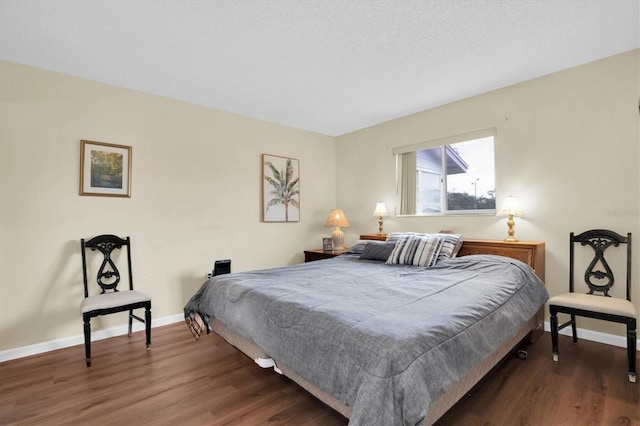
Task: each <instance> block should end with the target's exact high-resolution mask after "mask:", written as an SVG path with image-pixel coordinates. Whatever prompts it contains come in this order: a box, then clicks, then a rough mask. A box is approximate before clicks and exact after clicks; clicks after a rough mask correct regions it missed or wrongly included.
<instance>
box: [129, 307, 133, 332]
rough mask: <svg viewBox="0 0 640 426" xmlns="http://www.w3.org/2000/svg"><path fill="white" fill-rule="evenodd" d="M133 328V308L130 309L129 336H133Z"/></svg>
mask: <svg viewBox="0 0 640 426" xmlns="http://www.w3.org/2000/svg"><path fill="white" fill-rule="evenodd" d="M132 330H133V309H129V337H131V332H132Z"/></svg>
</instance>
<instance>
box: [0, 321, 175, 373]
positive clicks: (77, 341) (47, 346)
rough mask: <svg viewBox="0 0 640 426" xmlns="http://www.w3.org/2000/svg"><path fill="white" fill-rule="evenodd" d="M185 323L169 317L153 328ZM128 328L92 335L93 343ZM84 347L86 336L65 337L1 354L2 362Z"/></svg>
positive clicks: (138, 326) (138, 325)
mask: <svg viewBox="0 0 640 426" xmlns="http://www.w3.org/2000/svg"><path fill="white" fill-rule="evenodd" d="M180 321H184V315H183V314H177V315H172V316H168V317H163V318H158V319H152V320H151V328H155V327H160V326H163V325H169V324H174V323H176V322H180ZM142 330H144V324H142V323H140V322H137V321H135V324H134V325H133V331H142ZM128 331H129V330H128V327H127V326H126V325H123V326H120V327H114V328H109V329H107V330H99V331H96V332H92V333H91V341H96V340H102V339H108V338H109V337H114V336H122V335H125V334H127V333H128ZM75 345H84V335H83V334H78V335H76V336H72V337H65V338H63V339H57V340H52V341H50V342H43V343H36V344H35V345H29V346H23V347H21V348H15V349H8V350H6V351H1V352H0V362H4V361H9V360H12V359H16V358H23V357H25V356H30V355H37V354H41V353H43V352H49V351H53V350H56V349H62V348H68V347H69V346H75Z"/></svg>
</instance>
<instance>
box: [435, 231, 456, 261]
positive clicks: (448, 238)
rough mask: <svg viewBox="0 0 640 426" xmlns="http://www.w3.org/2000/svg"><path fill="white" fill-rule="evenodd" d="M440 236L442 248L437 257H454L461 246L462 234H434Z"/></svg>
mask: <svg viewBox="0 0 640 426" xmlns="http://www.w3.org/2000/svg"><path fill="white" fill-rule="evenodd" d="M436 235H437V236H438V237H441V238H442V249H441V250H440V254H439V255H438V260H439V259H445V258H446V259H452V258H454V257H456V255H457V254H458V252H459V251H460V247H462V242H463V240H462V235H459V234H436Z"/></svg>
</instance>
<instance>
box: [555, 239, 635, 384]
mask: <svg viewBox="0 0 640 426" xmlns="http://www.w3.org/2000/svg"><path fill="white" fill-rule="evenodd" d="M569 242H570V249H569V250H570V251H569V293H565V294H560V295H558V296H554V297H552V298H550V299H549V312H550V314H551V319H550V322H551V343H552V355H553V360H554V361H558V356H559V353H558V330H562V329H563V328H564V327H566V326H568V325H571V329H572V332H573V342H574V343H577V342H578V338H577V335H576V316H582V317H589V318H596V319H600V320H605V321H613V322H617V323H621V324H625V325H626V326H627V355H628V358H629V381H630V382H633V383H635V382H636V318H637V316H638V314H637V312H636V309H635V307H634V306H633V304H632V303H631V233H628V234H627V237H626V238H625V237H623V236H622V235H620V234H618V233H616V232H613V231H608V230H604V229H594V230H591V231H586V232H583V233H581V234H579V235H574V234H573V232H572V233H571V234H570V237H569ZM577 244H580V245H582V246H588V247H591V248H592V249H593V250H594V252H595V256H594V258H593V260H591V263H589V266H588V267H587V269H586V272H585V274H584V282H585V284H586V285H587V286H588V287H589V292H588V293H586V294H585V293H576V292H574V267H575V257H574V255H575V250H574V246H576V245H577ZM623 244H626V269H627V274H626V283H627V295H626V299H621V298H614V297H611V296H610V295H609V290H610V289H611V287H612V286H613V283H614V275H613V271H612V269H611V267H610V265H609V263H607V261H606V260H605V258H604V252H605V250H607V249H608V248H610V247H619V246H621V245H623ZM610 254H612V255H613V254H615V253H614V251H612V252H611V253H610ZM620 254H621V253H620ZM610 259H611V258H610ZM596 268H603V269H604V270H601V269H596ZM594 292H599V293H603V294H602V295H597V294H594ZM558 313H564V314H569V315H570V316H571V319H570V320H569V321H567V322H566V323H564V324H562V325H560V326H558Z"/></svg>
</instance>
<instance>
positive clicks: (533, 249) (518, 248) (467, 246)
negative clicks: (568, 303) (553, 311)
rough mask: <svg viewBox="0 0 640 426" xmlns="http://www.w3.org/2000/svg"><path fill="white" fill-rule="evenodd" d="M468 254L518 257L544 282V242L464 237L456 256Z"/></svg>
mask: <svg viewBox="0 0 640 426" xmlns="http://www.w3.org/2000/svg"><path fill="white" fill-rule="evenodd" d="M360 239H361V240H378V241H384V240H386V239H387V234H362V235H360ZM470 254H495V255H498V256H505V257H511V258H514V259H518V260H520V261H522V262H524V263H526V264H527V265H529V266H531V268H532V269H533V270H534V271H535V273H536V275H537V276H538V278H540V279H541V280H542V281H543V282H544V243H541V242H532V241H518V242H515V243H511V242H507V241H499V240H466V239H465V240H464V243H463V244H462V248H461V249H460V251H459V252H458V256H467V255H470Z"/></svg>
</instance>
